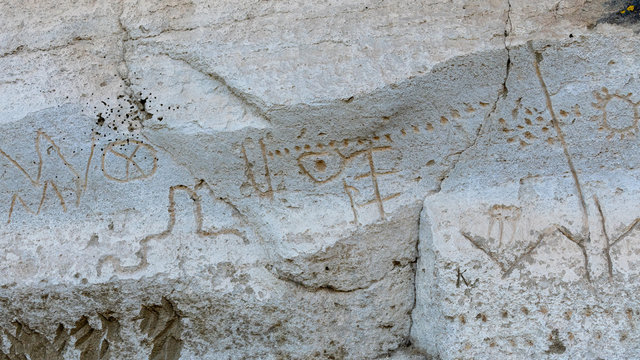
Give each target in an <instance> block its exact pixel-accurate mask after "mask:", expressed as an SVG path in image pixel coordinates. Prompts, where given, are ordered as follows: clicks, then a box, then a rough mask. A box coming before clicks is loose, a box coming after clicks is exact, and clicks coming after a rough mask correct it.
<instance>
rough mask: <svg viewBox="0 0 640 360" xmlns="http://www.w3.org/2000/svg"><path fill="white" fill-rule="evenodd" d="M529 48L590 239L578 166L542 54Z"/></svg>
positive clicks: (584, 228) (586, 232) (583, 223)
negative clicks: (542, 66)
mask: <svg viewBox="0 0 640 360" xmlns="http://www.w3.org/2000/svg"><path fill="white" fill-rule="evenodd" d="M528 45H529V49H530V50H531V52H532V53H533V55H534V61H533V66H534V68H535V71H536V75H537V77H538V81H539V82H540V87H542V92H543V93H544V96H545V100H546V103H547V110H549V114H550V115H551V123H552V124H553V128H554V129H555V132H556V135H557V136H558V140H560V144H562V150H563V152H564V156H565V158H566V159H567V163H568V164H569V169H570V170H571V176H572V177H573V182H574V183H575V186H576V191H577V192H578V197H579V199H580V206H581V207H582V226H583V228H582V231H583V233H585V234H587V236H586V237H585V238H586V239H587V240H588V239H589V213H588V212H587V203H586V201H585V200H584V195H583V193H582V186H581V185H580V180H579V179H578V173H577V172H576V168H575V166H574V165H573V160H572V158H571V154H570V153H569V147H568V146H567V142H566V141H565V138H564V133H563V132H562V129H561V128H560V122H559V121H558V118H557V117H556V113H555V111H553V103H552V102H551V95H549V89H548V88H547V84H546V83H545V81H544V78H543V77H542V72H541V71H540V60H541V59H540V58H541V57H542V55H541V54H540V53H538V52H537V51H535V50H534V49H533V45H532V43H531V42H529V43H528Z"/></svg>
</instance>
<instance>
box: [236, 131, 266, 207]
mask: <svg viewBox="0 0 640 360" xmlns="http://www.w3.org/2000/svg"><path fill="white" fill-rule="evenodd" d="M258 144H259V147H260V149H259V152H260V156H258V159H256V160H255V161H253V162H252V161H249V156H248V155H247V148H249V151H251V152H255V151H252V150H255V143H254V142H253V140H252V139H250V138H249V139H246V140H245V141H244V143H243V144H242V145H241V149H242V156H243V159H244V163H245V166H246V169H245V174H246V177H247V180H249V182H250V183H251V186H253V188H254V189H255V191H256V192H257V193H258V194H259V195H260V196H266V197H270V198H272V197H273V186H272V185H271V174H270V173H269V160H268V159H267V149H266V147H265V145H264V141H263V140H262V139H260V140H258ZM260 162H262V164H259V163H260ZM256 164H258V165H256ZM257 168H260V173H257V171H258V169H257ZM259 180H260V181H259Z"/></svg>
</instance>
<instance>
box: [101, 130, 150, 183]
mask: <svg viewBox="0 0 640 360" xmlns="http://www.w3.org/2000/svg"><path fill="white" fill-rule="evenodd" d="M131 145H134V147H133V151H131V153H130V154H129V155H127V154H126V153H124V152H120V151H118V150H116V149H115V147H117V146H119V147H121V148H125V149H126V150H129V149H130V146H131ZM140 150H144V151H146V152H147V155H146V157H147V158H149V157H151V159H152V160H151V161H152V163H151V164H150V165H149V164H146V165H145V164H142V163H140V162H139V161H138V160H137V159H135V158H136V155H137V153H138V152H139V151H140ZM156 153H157V151H156V149H154V148H153V146H151V145H148V144H145V143H143V142H142V141H139V140H134V139H127V140H119V141H115V142H112V143H110V144H109V145H108V146H107V148H106V149H104V152H103V153H102V172H103V173H104V176H105V177H106V178H107V179H109V180H113V181H117V182H129V181H134V180H140V179H146V178H148V177H150V176H152V175H153V174H154V173H155V172H156V170H157V169H158V158H157V157H156ZM107 155H113V156H115V157H117V158H121V159H124V162H123V161H122V160H121V161H120V162H119V167H120V172H121V171H122V170H124V175H123V174H121V173H118V174H117V175H116V174H114V173H112V172H111V171H109V169H108V167H106V166H105V158H106V157H107ZM123 167H124V169H122V168H123Z"/></svg>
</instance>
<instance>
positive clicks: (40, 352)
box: [0, 321, 69, 360]
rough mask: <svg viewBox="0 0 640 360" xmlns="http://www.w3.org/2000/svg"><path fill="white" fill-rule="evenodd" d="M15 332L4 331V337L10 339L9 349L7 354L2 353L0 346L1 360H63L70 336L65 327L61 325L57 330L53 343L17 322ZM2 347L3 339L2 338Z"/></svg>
mask: <svg viewBox="0 0 640 360" xmlns="http://www.w3.org/2000/svg"><path fill="white" fill-rule="evenodd" d="M13 325H14V326H15V332H13V333H12V332H10V331H8V330H6V329H5V330H4V335H5V336H6V339H8V341H9V344H6V346H8V347H9V350H8V352H7V353H4V352H3V351H2V347H3V346H0V360H26V359H31V360H62V359H63V357H62V355H63V350H64V348H65V346H66V345H67V343H68V342H69V334H68V333H67V331H66V330H65V328H64V326H62V324H60V325H59V326H58V329H57V330H56V335H55V337H54V338H53V340H52V341H50V340H49V339H47V337H46V336H44V335H42V334H40V333H38V332H37V331H35V330H33V329H31V328H30V327H29V326H27V325H25V324H23V323H21V322H19V321H15V322H14V323H13ZM0 345H5V344H2V338H1V337H0Z"/></svg>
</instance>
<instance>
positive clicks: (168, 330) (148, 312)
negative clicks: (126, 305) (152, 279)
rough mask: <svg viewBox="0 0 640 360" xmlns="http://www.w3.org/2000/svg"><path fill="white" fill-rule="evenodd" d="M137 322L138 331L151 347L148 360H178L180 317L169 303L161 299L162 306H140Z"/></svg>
mask: <svg viewBox="0 0 640 360" xmlns="http://www.w3.org/2000/svg"><path fill="white" fill-rule="evenodd" d="M137 320H142V321H141V322H140V331H141V332H142V333H143V334H145V335H146V336H147V340H146V341H145V343H146V344H147V345H149V346H151V354H150V355H149V360H178V359H179V358H180V351H181V350H182V340H181V334H182V317H181V316H180V315H179V314H178V312H177V311H176V308H175V306H174V305H173V304H172V303H171V301H169V300H167V299H166V298H164V297H163V298H162V304H160V305H151V306H142V309H141V310H140V315H139V316H138V318H137Z"/></svg>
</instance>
